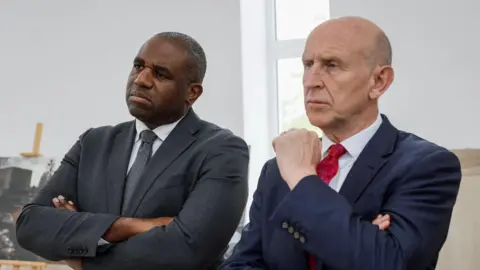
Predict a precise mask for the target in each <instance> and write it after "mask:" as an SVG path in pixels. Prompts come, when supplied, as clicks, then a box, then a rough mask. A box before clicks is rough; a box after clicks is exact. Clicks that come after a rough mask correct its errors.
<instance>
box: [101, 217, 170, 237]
mask: <svg viewBox="0 0 480 270" xmlns="http://www.w3.org/2000/svg"><path fill="white" fill-rule="evenodd" d="M172 220H173V218H172V217H159V218H126V217H122V218H119V219H117V220H116V221H115V222H114V223H113V224H112V226H110V228H109V229H108V231H107V232H106V233H105V234H104V235H103V239H105V240H106V241H108V242H110V243H117V242H121V241H124V240H127V239H128V238H130V237H132V236H135V235H137V234H140V233H144V232H146V231H149V230H151V229H152V228H154V227H157V226H166V225H168V224H169V223H170V222H172Z"/></svg>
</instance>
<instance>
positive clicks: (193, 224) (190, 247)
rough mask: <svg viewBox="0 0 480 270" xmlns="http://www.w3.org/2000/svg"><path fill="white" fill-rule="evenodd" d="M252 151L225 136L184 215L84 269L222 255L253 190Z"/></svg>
mask: <svg viewBox="0 0 480 270" xmlns="http://www.w3.org/2000/svg"><path fill="white" fill-rule="evenodd" d="M248 162H249V153H248V147H247V145H246V144H245V142H244V141H243V140H242V139H240V138H238V137H235V136H230V137H229V138H222V141H221V142H220V143H219V145H217V146H216V149H214V150H212V151H211V152H210V154H209V156H208V157H207V158H206V160H205V161H204V163H203V167H202V169H201V173H200V174H199V179H198V181H197V183H196V185H195V187H194V188H193V190H192V191H191V193H190V195H189V197H188V199H187V200H186V202H185V204H184V207H183V209H182V210H181V211H180V213H179V215H178V216H177V217H175V218H174V220H173V221H172V222H171V223H170V224H169V225H167V226H159V227H155V228H153V229H151V230H149V231H147V232H144V233H141V234H138V235H136V236H134V237H131V238H129V239H128V240H126V241H124V242H121V243H118V244H115V245H113V246H111V247H110V248H109V249H108V250H107V251H106V252H104V253H102V254H101V255H99V256H97V257H96V258H92V259H85V260H84V261H83V265H84V269H89V270H90V269H92V270H93V269H99V270H100V269H117V270H123V269H143V270H149V269H154V270H156V269H178V270H181V269H185V270H190V269H204V268H205V266H207V265H212V264H213V263H214V262H215V261H216V260H217V259H219V258H220V257H221V256H222V253H223V252H224V250H225V249H226V247H227V245H228V243H229V241H230V239H231V238H232V236H233V233H234V232H235V229H236V228H237V226H238V223H239V222H240V219H241V216H242V214H243V210H244V208H245V204H246V200H247V195H248V179H247V175H248Z"/></svg>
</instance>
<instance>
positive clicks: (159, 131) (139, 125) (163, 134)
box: [135, 117, 183, 142]
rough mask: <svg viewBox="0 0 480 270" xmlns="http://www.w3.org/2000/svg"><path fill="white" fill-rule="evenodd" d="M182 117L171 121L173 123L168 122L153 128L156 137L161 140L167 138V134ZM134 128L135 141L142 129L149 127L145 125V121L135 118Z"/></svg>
mask: <svg viewBox="0 0 480 270" xmlns="http://www.w3.org/2000/svg"><path fill="white" fill-rule="evenodd" d="M182 119H183V117H182V118H180V119H178V120H177V121H175V122H173V123H170V124H166V125H163V126H159V127H157V128H155V129H154V130H152V131H153V132H154V133H155V134H156V135H157V137H158V138H159V139H160V140H161V141H162V142H163V141H165V140H166V139H167V137H168V135H170V133H171V132H172V130H173V129H174V128H175V127H176V126H177V124H178V123H179V122H180V121H181V120H182ZM135 129H136V131H137V133H136V134H135V142H138V140H139V139H140V133H141V132H142V131H144V130H147V129H149V128H148V127H147V125H145V123H143V122H142V121H140V120H138V119H135Z"/></svg>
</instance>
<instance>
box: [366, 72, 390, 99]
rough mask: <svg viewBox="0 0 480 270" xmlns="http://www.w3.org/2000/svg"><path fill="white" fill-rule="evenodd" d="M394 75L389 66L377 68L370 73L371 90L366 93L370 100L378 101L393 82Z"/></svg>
mask: <svg viewBox="0 0 480 270" xmlns="http://www.w3.org/2000/svg"><path fill="white" fill-rule="evenodd" d="M394 77H395V75H394V71H393V68H392V67H391V66H379V67H377V68H375V70H374V71H373V73H372V88H371V90H370V92H369V93H368V96H369V97H370V99H378V98H379V97H380V96H381V95H383V93H385V91H387V89H388V87H390V85H391V84H392V82H393V79H394Z"/></svg>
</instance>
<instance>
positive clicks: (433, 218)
mask: <svg viewBox="0 0 480 270" xmlns="http://www.w3.org/2000/svg"><path fill="white" fill-rule="evenodd" d="M460 179H461V170H460V163H459V161H458V158H457V157H456V156H455V155H454V154H453V153H451V152H448V151H446V150H442V151H440V152H436V153H433V154H431V155H429V156H427V157H426V158H424V159H423V160H420V161H419V162H417V163H416V164H415V165H414V167H412V168H411V169H410V170H409V172H408V174H407V175H406V176H404V177H403V179H402V182H401V184H400V185H399V186H397V187H396V188H395V190H394V191H393V193H392V194H391V195H390V196H388V197H387V198H386V202H385V204H384V209H383V211H382V213H389V214H390V215H391V217H392V225H391V226H390V228H389V229H388V230H387V231H380V230H379V229H378V227H377V226H376V225H372V224H371V222H370V221H365V220H362V219H361V217H359V216H357V215H355V214H354V213H353V211H352V208H351V206H350V205H349V203H348V202H347V201H346V199H345V198H344V197H342V196H341V195H339V194H338V193H336V192H335V191H333V190H332V189H331V188H329V187H328V186H327V185H325V184H324V183H323V181H321V180H320V179H319V178H318V177H317V176H308V177H306V178H304V179H302V180H301V182H300V183H299V184H298V185H297V186H296V187H295V188H294V189H293V190H292V192H290V193H289V195H288V196H287V197H286V199H285V200H284V201H283V202H282V203H281V204H280V205H279V207H278V208H277V209H276V213H275V214H274V220H275V222H277V223H278V224H281V222H283V221H286V222H289V223H290V224H297V225H296V226H297V229H298V230H300V231H303V232H304V235H305V239H306V241H305V243H304V244H303V248H304V249H305V250H306V251H307V252H308V253H310V254H314V255H315V256H316V257H317V258H318V259H319V260H321V261H322V262H323V263H324V264H325V265H327V266H329V267H331V268H335V269H349V270H350V269H359V270H360V269H370V270H382V269H389V270H404V269H419V270H420V269H426V268H427V266H428V265H429V264H431V263H432V262H434V261H435V260H436V258H437V255H438V252H439V251H440V249H441V247H442V245H443V243H444V242H445V239H446V237H447V233H448V228H449V224H450V219H451V215H452V210H453V207H454V204H455V201H456V198H457V194H458V189H459V185H460ZM306 205H309V207H305V206H306ZM313 205H314V206H315V207H312V206H313ZM279 226H281V225H279Z"/></svg>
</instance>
